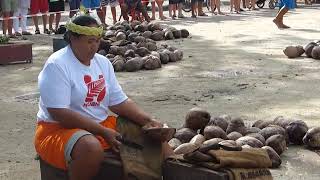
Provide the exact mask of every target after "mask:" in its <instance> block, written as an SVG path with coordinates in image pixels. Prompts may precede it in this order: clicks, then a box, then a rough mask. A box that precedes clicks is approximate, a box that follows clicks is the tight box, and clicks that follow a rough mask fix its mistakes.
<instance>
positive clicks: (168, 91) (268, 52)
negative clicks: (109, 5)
mask: <svg viewBox="0 0 320 180" xmlns="http://www.w3.org/2000/svg"><path fill="white" fill-rule="evenodd" d="M319 10H320V7H319V6H312V7H303V8H299V9H296V10H295V11H292V12H290V13H289V14H288V16H287V17H286V18H285V22H286V23H287V24H288V25H290V26H291V27H292V28H291V29H288V30H279V29H277V28H276V27H275V26H274V24H273V23H272V19H273V17H274V16H275V13H276V10H269V9H264V10H260V11H255V12H250V11H248V12H245V13H243V14H241V15H235V14H232V15H229V16H211V15H210V16H208V17H201V18H198V19H196V20H194V19H191V18H187V19H184V20H175V21H163V23H165V24H169V25H172V26H174V27H177V28H186V29H188V30H189V31H190V32H191V35H192V38H188V39H183V40H174V41H170V42H169V41H167V42H165V43H168V44H172V45H175V46H177V47H179V48H181V49H182V50H183V51H184V60H183V61H181V62H177V63H172V64H168V65H165V66H163V67H162V68H161V69H159V70H155V71H139V72H135V73H127V72H121V73H117V77H118V80H119V82H120V84H121V85H122V87H123V89H124V91H125V92H126V93H127V95H128V96H129V97H130V98H132V99H134V100H135V101H136V102H137V103H138V104H139V105H140V106H141V107H143V108H144V109H145V110H146V111H147V112H150V113H151V114H152V115H153V116H154V117H155V118H157V119H160V120H161V121H163V122H166V123H168V124H169V125H171V126H173V127H180V126H181V125H182V124H183V120H184V116H185V114H186V112H187V111H188V110H189V109H190V108H192V107H195V106H199V107H202V108H204V109H207V110H208V111H209V112H211V114H212V116H214V115H220V114H230V115H231V116H241V117H243V118H245V119H246V120H247V122H248V123H251V122H252V121H254V120H258V119H270V120H272V119H274V118H275V117H276V116H278V115H283V116H285V117H292V118H299V119H302V120H305V121H306V122H307V124H308V125H309V126H310V127H312V126H320V120H319V119H320V98H319V94H320V89H319V88H318V87H319V84H320V75H319V70H320V62H319V61H316V60H313V59H309V58H306V57H302V58H298V59H287V58H286V57H285V56H284V55H283V53H282V50H283V49H284V47H285V46H288V45H305V44H306V43H308V42H310V41H313V40H315V39H317V38H318V40H319V38H320V37H319V35H320V24H319ZM188 15H189V14H188ZM109 17H110V16H109ZM108 21H110V19H108ZM28 38H29V40H31V41H33V42H34V46H33V55H34V61H33V63H32V64H17V65H6V66H0V103H1V108H0V119H1V128H0V144H1V146H0V179H12V180H13V179H28V180H29V179H30V180H31V179H40V171H39V164H38V162H37V161H36V160H34V157H35V150H34V147H33V135H34V128H35V123H36V119H35V118H36V113H37V109H38V105H37V100H38V99H37V98H38V96H39V94H38V90H37V76H38V73H39V72H40V70H41V68H42V66H43V64H44V63H45V61H46V59H47V57H48V56H49V55H50V54H51V53H52V41H51V38H52V36H46V35H38V36H32V37H28ZM282 159H283V164H282V166H281V168H280V169H277V170H272V173H273V175H274V179H308V180H309V179H312V180H316V179H319V178H320V172H319V168H320V157H319V156H318V155H317V154H315V153H314V152H311V151H309V150H306V149H304V148H302V147H289V150H288V151H286V152H285V153H284V154H283V155H282Z"/></svg>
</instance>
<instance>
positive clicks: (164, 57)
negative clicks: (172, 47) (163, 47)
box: [159, 52, 170, 64]
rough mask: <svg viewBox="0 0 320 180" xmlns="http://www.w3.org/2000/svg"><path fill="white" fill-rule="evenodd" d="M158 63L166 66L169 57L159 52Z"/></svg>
mask: <svg viewBox="0 0 320 180" xmlns="http://www.w3.org/2000/svg"><path fill="white" fill-rule="evenodd" d="M159 54H160V61H161V63H162V64H167V63H168V62H169V60H170V59H169V55H168V54H167V53H165V52H160V53H159Z"/></svg>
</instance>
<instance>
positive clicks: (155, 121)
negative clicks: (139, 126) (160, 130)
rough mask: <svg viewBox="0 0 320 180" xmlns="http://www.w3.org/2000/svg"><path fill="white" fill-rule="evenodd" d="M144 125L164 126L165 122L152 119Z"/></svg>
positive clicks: (149, 126)
mask: <svg viewBox="0 0 320 180" xmlns="http://www.w3.org/2000/svg"><path fill="white" fill-rule="evenodd" d="M144 127H148V128H151V127H163V124H162V123H161V122H159V121H157V120H155V119H152V120H150V121H149V122H148V123H146V124H145V125H144Z"/></svg>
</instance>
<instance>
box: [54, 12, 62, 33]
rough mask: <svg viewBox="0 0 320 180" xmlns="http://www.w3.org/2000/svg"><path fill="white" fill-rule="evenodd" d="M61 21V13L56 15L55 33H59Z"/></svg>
mask: <svg viewBox="0 0 320 180" xmlns="http://www.w3.org/2000/svg"><path fill="white" fill-rule="evenodd" d="M60 19H61V13H56V28H55V31H57V30H58V28H59V24H60Z"/></svg>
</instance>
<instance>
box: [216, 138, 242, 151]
mask: <svg viewBox="0 0 320 180" xmlns="http://www.w3.org/2000/svg"><path fill="white" fill-rule="evenodd" d="M219 145H220V147H221V148H222V149H224V150H227V151H241V150H242V147H241V146H239V145H237V143H236V142H235V141H234V140H224V141H221V142H219Z"/></svg>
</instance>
